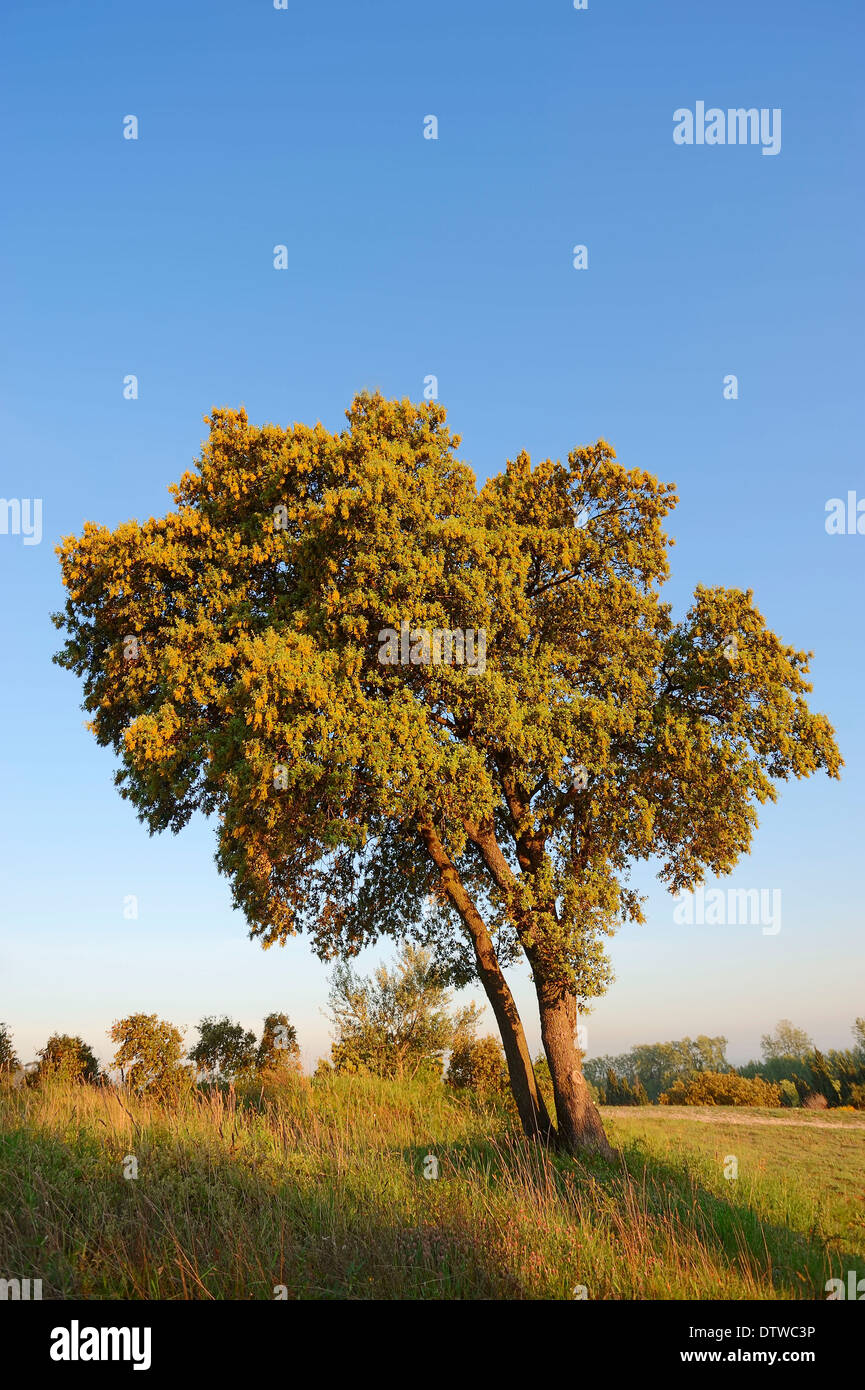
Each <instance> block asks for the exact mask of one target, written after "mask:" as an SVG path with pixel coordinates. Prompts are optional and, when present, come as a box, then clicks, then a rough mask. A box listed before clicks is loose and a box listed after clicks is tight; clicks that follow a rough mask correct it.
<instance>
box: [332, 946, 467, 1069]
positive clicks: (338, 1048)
mask: <svg viewBox="0 0 865 1390" xmlns="http://www.w3.org/2000/svg"><path fill="white" fill-rule="evenodd" d="M329 1003H330V1018H331V1021H332V1022H333V1024H334V1025H335V1029H336V1036H335V1040H334V1044H333V1048H332V1050H331V1060H332V1063H333V1066H334V1069H335V1070H336V1071H338V1072H358V1071H360V1072H363V1071H367V1072H372V1073H374V1074H375V1075H376V1076H390V1077H404V1076H405V1077H412V1076H414V1075H415V1074H416V1073H417V1072H418V1071H419V1070H420V1069H421V1067H423V1066H424V1064H426V1063H434V1064H435V1066H436V1067H437V1068H438V1074H439V1076H441V1064H442V1059H443V1057H444V1055H445V1053H446V1052H447V1050H448V1049H449V1048H450V1046H451V1044H452V1042H453V1040H454V1038H455V1037H456V1036H458V1035H459V1033H460V1031H463V1032H464V1031H465V1029H466V1027H467V1026H468V1025H467V1020H468V1018H469V1017H471V1016H473V1015H474V1014H475V1013H476V1009H475V1007H474V1006H472V1005H470V1006H469V1008H468V1009H467V1010H466V1009H463V1010H462V1011H461V1012H460V1013H459V1014H457V1015H456V1016H455V1017H453V1018H452V1017H451V1016H450V1014H449V1012H448V1006H449V1004H450V991H449V989H448V988H447V986H446V984H445V983H444V981H443V979H442V977H441V975H440V974H439V972H438V971H437V970H435V969H434V968H433V966H432V964H431V952H430V951H429V950H425V949H422V948H420V947H417V946H413V945H411V944H410V943H408V942H406V943H405V944H404V945H403V946H402V949H401V950H400V953H399V955H398V957H397V960H396V966H395V968H394V969H393V970H389V969H388V968H387V966H385V965H382V966H379V968H378V969H377V970H376V971H375V973H374V974H373V976H372V977H371V978H369V979H362V978H360V977H358V976H357V975H356V974H355V973H354V971H353V970H352V968H351V966H350V965H349V964H348V963H347V962H345V961H341V962H340V963H339V964H338V965H337V966H336V968H335V970H334V973H333V979H332V985H331V991H330V997H329Z"/></svg>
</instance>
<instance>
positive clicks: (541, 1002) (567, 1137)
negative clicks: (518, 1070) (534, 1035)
mask: <svg viewBox="0 0 865 1390" xmlns="http://www.w3.org/2000/svg"><path fill="white" fill-rule="evenodd" d="M536 988H537V992H538V1007H539V1009H540V1015H541V1037H542V1038H543V1043H544V1052H545V1053H546V1055H547V1061H548V1063H549V1066H550V1076H551V1077H552V1080H553V1094H554V1096H555V1098H556V1121H557V1125H558V1134H559V1142H560V1144H561V1146H562V1147H563V1148H565V1149H567V1150H568V1151H569V1152H570V1153H572V1154H577V1155H579V1154H585V1153H597V1154H601V1155H602V1157H604V1158H614V1157H615V1152H614V1150H613V1149H612V1148H611V1147H610V1144H609V1142H608V1140H607V1136H606V1134H605V1133H604V1126H603V1124H602V1122H601V1117H600V1115H599V1114H598V1110H597V1107H596V1106H595V1104H594V1102H593V1101H592V1098H591V1096H590V1095H589V1089H588V1087H587V1085H586V1079H585V1077H584V1076H583V1067H582V1063H581V1061H580V1055H579V1052H578V1050H577V1046H576V1028H577V1002H576V998H575V996H574V995H573V994H568V993H567V992H566V991H565V990H564V989H562V988H561V986H554V985H547V984H544V983H543V981H540V980H537V979H536Z"/></svg>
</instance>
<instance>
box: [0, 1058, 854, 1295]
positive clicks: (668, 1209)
mask: <svg viewBox="0 0 865 1390" xmlns="http://www.w3.org/2000/svg"><path fill="white" fill-rule="evenodd" d="M628 1123H629V1122H628V1120H627V1119H624V1120H618V1119H617V1120H615V1121H613V1122H612V1124H610V1125H609V1128H610V1130H611V1134H612V1137H613V1139H614V1142H617V1143H618V1144H619V1145H620V1156H619V1159H618V1161H617V1162H616V1163H615V1164H613V1165H609V1164H606V1163H604V1162H603V1161H601V1160H595V1161H590V1162H577V1161H575V1160H573V1159H569V1158H566V1157H563V1156H560V1155H555V1154H550V1153H547V1152H545V1151H544V1150H543V1149H541V1148H539V1147H538V1146H535V1145H531V1144H527V1143H526V1142H525V1141H524V1140H523V1139H522V1138H521V1136H520V1135H518V1134H517V1133H516V1132H515V1131H514V1130H513V1128H512V1127H511V1126H510V1124H509V1121H508V1119H507V1117H506V1116H505V1115H504V1114H503V1113H500V1112H498V1111H496V1110H488V1109H485V1108H484V1107H483V1106H481V1105H479V1104H470V1103H467V1102H466V1101H464V1100H463V1101H461V1100H459V1099H458V1098H455V1097H454V1096H452V1095H451V1094H450V1093H449V1092H448V1091H447V1090H446V1089H445V1088H444V1087H442V1086H436V1085H430V1084H428V1083H421V1082H418V1083H399V1084H397V1083H388V1082H380V1081H375V1080H372V1079H360V1078H340V1077H331V1078H324V1079H321V1080H316V1081H315V1082H314V1083H310V1082H309V1081H307V1080H306V1079H304V1078H297V1080H295V1081H292V1082H289V1083H285V1084H283V1085H281V1086H280V1087H279V1088H278V1089H274V1088H268V1087H257V1088H256V1087H248V1088H246V1089H244V1090H242V1091H239V1092H237V1093H235V1092H229V1093H221V1092H218V1091H212V1092H210V1093H207V1094H204V1093H201V1092H193V1093H192V1094H190V1095H188V1096H186V1097H184V1098H182V1099H181V1100H180V1101H178V1102H177V1104H176V1105H173V1106H167V1105H159V1104H155V1103H152V1102H148V1101H147V1100H143V1099H137V1098H135V1097H133V1096H131V1095H130V1094H128V1093H126V1092H121V1091H115V1090H113V1089H111V1088H110V1087H92V1086H86V1085H78V1086H75V1085H66V1086H63V1085H53V1086H52V1085H46V1086H44V1087H38V1088H35V1087H34V1088H23V1089H19V1090H12V1091H9V1090H6V1091H4V1092H2V1093H0V1213H2V1214H0V1275H4V1276H6V1277H15V1276H18V1277H21V1278H23V1277H28V1276H29V1277H31V1278H41V1279H42V1281H43V1297H44V1298H50V1297H54V1298H64V1297H79V1298H81V1297H83V1298H126V1299H148V1298H161V1299H189V1298H193V1299H194V1298H205V1299H207V1298H212V1299H256V1298H266V1299H271V1298H273V1297H274V1291H275V1289H277V1288H278V1286H284V1290H285V1296H287V1297H289V1298H361V1299H365V1298H384V1299H427V1298H460V1299H474V1298H486V1299H489V1298H494V1299H498V1298H502V1299H511V1298H516V1299H521V1298H553V1299H562V1298H565V1299H570V1298H573V1297H574V1291H575V1289H577V1288H578V1286H584V1288H585V1290H586V1295H587V1297H589V1298H620V1299H659V1298H660V1299H664V1298H688V1299H691V1298H698V1299H699V1298H710V1297H720V1298H731V1299H738V1298H773V1297H781V1298H801V1297H805V1298H814V1297H821V1298H822V1297H825V1293H824V1285H825V1282H826V1280H827V1279H828V1278H830V1277H832V1276H834V1275H840V1274H843V1271H844V1270H846V1269H848V1268H852V1267H855V1255H853V1254H851V1248H852V1246H853V1244H854V1243H853V1242H852V1237H851V1235H850V1233H848V1232H841V1233H837V1232H836V1233H834V1234H833V1237H832V1239H830V1238H828V1237H827V1235H826V1233H825V1232H824V1231H823V1229H822V1228H821V1220H820V1211H821V1203H822V1201H823V1200H824V1196H825V1194H822V1193H821V1192H820V1191H817V1190H815V1187H814V1181H813V1174H810V1175H809V1176H808V1178H807V1179H806V1180H804V1181H803V1184H802V1187H801V1190H800V1189H799V1188H797V1187H796V1182H795V1175H794V1174H792V1173H791V1171H790V1165H789V1164H787V1165H785V1171H784V1173H783V1175H781V1176H779V1175H778V1174H774V1173H767V1174H765V1175H764V1176H762V1177H760V1176H757V1177H755V1178H753V1179H752V1180H750V1181H749V1182H748V1183H747V1184H744V1183H743V1184H741V1185H740V1184H731V1183H728V1182H724V1180H723V1176H722V1175H720V1173H719V1169H718V1164H717V1163H714V1162H712V1161H711V1160H710V1158H709V1157H708V1156H706V1155H702V1156H701V1155H700V1154H699V1153H698V1152H696V1151H691V1150H688V1149H687V1147H682V1146H677V1147H671V1146H669V1145H668V1146H666V1147H665V1146H664V1144H662V1143H660V1142H658V1143H656V1142H655V1141H654V1138H653V1135H652V1134H651V1133H650V1134H648V1136H638V1137H629V1130H628ZM654 1128H660V1126H657V1127H654ZM703 1128H704V1129H706V1128H708V1127H707V1126H704V1127H703ZM764 1132H765V1133H767V1134H768V1133H769V1131H764ZM785 1133H787V1134H788V1136H789V1131H785ZM809 1139H812V1140H815V1141H816V1142H819V1141H820V1134H819V1132H816V1131H815V1133H814V1134H813V1135H811V1134H809ZM766 1142H767V1143H769V1142H771V1141H770V1140H768V1139H767V1141H766ZM428 1153H432V1154H433V1155H434V1157H435V1158H436V1160H437V1163H438V1178H437V1179H436V1180H427V1179H425V1178H424V1175H423V1174H424V1160H425V1157H426V1155H427V1154H428ZM129 1157H134V1158H135V1159H136V1160H137V1167H138V1176H137V1178H126V1177H124V1160H128V1158H129ZM130 1166H131V1165H130V1164H129V1163H128V1161H127V1163H126V1169H127V1171H129V1169H130ZM779 1184H780V1186H779ZM784 1192H786V1193H787V1196H786V1197H784V1196H783V1193H784ZM779 1194H781V1195H779ZM851 1261H852V1262H853V1263H851Z"/></svg>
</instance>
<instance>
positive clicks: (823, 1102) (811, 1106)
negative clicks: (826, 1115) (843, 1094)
mask: <svg viewBox="0 0 865 1390" xmlns="http://www.w3.org/2000/svg"><path fill="white" fill-rule="evenodd" d="M802 1105H803V1107H804V1108H805V1109H806V1110H828V1109H829V1102H828V1100H827V1099H826V1097H825V1096H824V1095H823V1094H822V1092H820V1091H811V1092H810V1094H809V1095H807V1096H806V1097H805V1099H804V1100H803V1101H802Z"/></svg>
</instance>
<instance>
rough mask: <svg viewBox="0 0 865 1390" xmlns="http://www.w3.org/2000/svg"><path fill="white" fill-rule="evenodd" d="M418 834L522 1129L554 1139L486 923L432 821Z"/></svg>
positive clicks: (421, 827)
mask: <svg viewBox="0 0 865 1390" xmlns="http://www.w3.org/2000/svg"><path fill="white" fill-rule="evenodd" d="M419 830H420V834H421V838H422V840H423V842H424V845H425V846H426V849H427V852H428V854H429V856H430V858H431V859H432V861H433V863H434V864H435V865H436V867H437V868H438V870H439V873H440V874H441V878H442V882H443V884H444V887H445V890H446V892H447V894H448V897H449V898H450V900H451V902H452V903H453V905H454V907H455V908H456V910H457V912H458V913H459V915H460V918H461V919H462V922H463V924H464V925H465V927H466V930H467V931H468V933H469V936H470V937H471V940H472V945H473V946H474V951H475V961H476V963H477V969H478V976H479V977H480V981H481V984H482V985H483V987H484V990H485V992H486V996H487V999H488V1000H489V1001H490V1006H491V1008H492V1011H493V1013H494V1014H495V1018H496V1023H497V1024H498V1026H499V1032H500V1034H501V1039H502V1046H503V1047H504V1050H505V1059H506V1061H507V1064H508V1076H509V1078H510V1083H511V1092H512V1094H513V1097H514V1100H515V1101H516V1106H517V1111H518V1113H519V1117H520V1123H521V1124H522V1127H523V1132H524V1133H525V1135H526V1136H527V1137H528V1138H529V1139H541V1140H543V1141H544V1142H548V1143H554V1142H555V1137H556V1134H555V1127H554V1126H553V1123H552V1121H551V1119H550V1117H549V1114H548V1113H547V1107H546V1105H545V1104H544V1098H543V1096H542V1095H541V1093H540V1091H539V1090H538V1086H537V1082H536V1080H535V1073H534V1069H533V1067H532V1059H531V1054H530V1052H529V1045H528V1043H527V1042H526V1035H525V1032H524V1031H523V1025H522V1021H521V1019H520V1016H519V1013H518V1012H517V1006H516V1002H515V1000H514V997H513V995H512V994H511V990H510V986H509V985H508V982H507V980H506V979H505V977H504V973H503V971H502V968H501V966H500V965H499V961H498V957H497V956H496V952H495V947H494V946H493V942H492V938H491V936H490V934H489V932H488V931H487V928H486V923H485V922H484V920H483V918H482V917H481V915H480V913H479V912H478V910H477V908H476V907H475V905H474V902H473V901H472V899H471V897H470V896H469V894H468V893H467V892H466V889H465V887H464V885H463V883H462V880H461V879H460V876H459V874H458V872H457V870H456V867H455V865H454V864H453V862H452V861H451V859H450V856H449V855H448V852H447V850H446V849H445V847H444V845H443V844H442V842H441V840H440V839H439V836H438V834H437V833H436V830H435V827H434V826H433V825H432V823H431V822H425V823H421V824H420V825H419Z"/></svg>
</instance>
